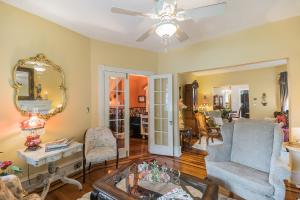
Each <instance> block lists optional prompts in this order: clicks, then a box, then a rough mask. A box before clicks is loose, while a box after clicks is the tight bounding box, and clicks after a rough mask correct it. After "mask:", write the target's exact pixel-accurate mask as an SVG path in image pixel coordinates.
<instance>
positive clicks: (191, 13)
mask: <svg viewBox="0 0 300 200" xmlns="http://www.w3.org/2000/svg"><path fill="white" fill-rule="evenodd" d="M225 6H226V2H220V3H216V4H211V5H207V6H202V7H198V8H193V9H188V10H183V11H179V12H178V13H177V15H178V16H180V17H179V19H181V20H179V21H183V20H188V19H193V20H199V19H201V18H205V17H212V16H216V15H220V14H222V13H224V10H225Z"/></svg>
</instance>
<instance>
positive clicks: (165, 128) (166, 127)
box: [162, 119, 168, 132]
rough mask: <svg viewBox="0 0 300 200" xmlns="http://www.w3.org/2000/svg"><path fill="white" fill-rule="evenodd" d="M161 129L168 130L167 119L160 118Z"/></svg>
mask: <svg viewBox="0 0 300 200" xmlns="http://www.w3.org/2000/svg"><path fill="white" fill-rule="evenodd" d="M162 131H164V132H168V119H163V120H162Z"/></svg>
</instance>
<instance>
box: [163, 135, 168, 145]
mask: <svg viewBox="0 0 300 200" xmlns="http://www.w3.org/2000/svg"><path fill="white" fill-rule="evenodd" d="M162 140H163V141H162V145H165V146H168V132H162Z"/></svg>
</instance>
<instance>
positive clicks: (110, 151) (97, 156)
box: [86, 147, 117, 163]
mask: <svg viewBox="0 0 300 200" xmlns="http://www.w3.org/2000/svg"><path fill="white" fill-rule="evenodd" d="M116 156H117V152H116V149H115V148H111V147H96V148H94V149H91V150H89V151H88V152H87V153H86V162H87V163H89V162H91V163H100V162H104V161H105V160H113V159H116Z"/></svg>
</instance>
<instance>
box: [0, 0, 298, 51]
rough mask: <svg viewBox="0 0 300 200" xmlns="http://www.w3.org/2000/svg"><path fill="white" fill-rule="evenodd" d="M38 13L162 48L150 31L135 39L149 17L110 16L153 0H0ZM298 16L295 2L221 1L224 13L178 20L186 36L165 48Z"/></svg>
mask: <svg viewBox="0 0 300 200" xmlns="http://www.w3.org/2000/svg"><path fill="white" fill-rule="evenodd" d="M0 1H3V2H6V3H8V4H11V5H13V6H15V7H18V8H20V9H23V10H25V11H28V12H30V13H33V14H35V15H38V16H41V17H42V18H45V19H48V20H50V21H52V22H55V23H57V24H59V25H61V26H64V27H66V28H68V29H71V30H73V31H75V32H78V33H81V34H82V35H85V36H88V37H90V38H94V39H98V40H102V41H107V42H111V43H116V44H122V45H126V46H132V47H138V48H143V49H147V50H152V51H161V50H163V49H164V46H163V45H162V43H161V41H160V38H159V37H158V36H156V35H152V36H151V37H150V38H148V39H147V40H146V41H144V42H141V43H138V42H136V39H137V38H138V37H139V36H140V35H141V34H143V33H144V32H145V31H146V30H148V29H149V27H150V26H151V25H152V24H154V22H155V21H154V20H151V19H147V18H143V17H132V16H124V15H118V14H112V13H111V12H110V9H111V7H112V6H115V7H120V8H127V9H131V10H136V11H142V12H152V11H153V9H154V1H153V0H0ZM178 1H181V2H180V4H181V5H182V6H181V7H185V8H193V7H197V6H200V5H202V4H206V3H207V2H209V1H215V0H178ZM297 15H300V0H227V5H226V9H225V13H224V14H222V15H219V16H214V17H209V18H204V19H201V20H199V21H197V22H192V21H186V22H181V23H180V25H181V27H182V29H183V30H184V31H185V32H186V33H187V34H188V35H189V36H190V39H189V40H187V41H185V42H184V43H179V42H178V41H176V39H172V40H171V43H170V44H169V48H175V47H180V46H184V45H187V44H193V43H196V42H198V41H203V40H206V39H209V38H213V37H217V36H220V35H224V34H228V33H232V32H236V31H240V30H243V29H246V28H250V27H253V26H257V25H260V24H264V23H267V22H270V21H277V20H280V19H285V18H289V17H292V16H297Z"/></svg>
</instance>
